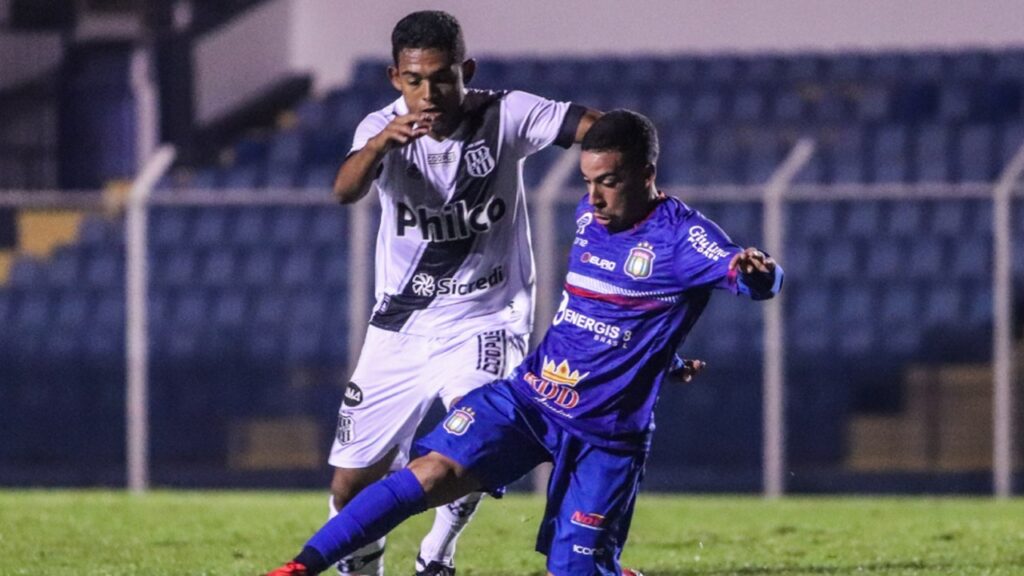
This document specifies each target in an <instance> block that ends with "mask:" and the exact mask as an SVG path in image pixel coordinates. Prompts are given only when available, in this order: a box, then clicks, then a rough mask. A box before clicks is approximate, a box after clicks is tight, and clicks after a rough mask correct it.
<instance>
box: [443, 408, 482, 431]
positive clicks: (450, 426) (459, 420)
mask: <svg viewBox="0 0 1024 576" xmlns="http://www.w3.org/2000/svg"><path fill="white" fill-rule="evenodd" d="M475 419H476V415H475V414H474V413H473V409H472V408H456V409H455V410H454V411H453V412H452V413H451V414H449V415H448V418H445V421H444V429H445V431H446V432H448V433H449V434H454V435H455V436H462V435H463V434H465V433H466V430H469V426H470V424H472V423H473V420H475Z"/></svg>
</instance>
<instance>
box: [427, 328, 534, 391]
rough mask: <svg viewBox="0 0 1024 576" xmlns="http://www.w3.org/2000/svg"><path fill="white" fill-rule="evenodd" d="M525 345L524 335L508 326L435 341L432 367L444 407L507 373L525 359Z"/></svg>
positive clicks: (430, 365)
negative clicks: (466, 336)
mask: <svg viewBox="0 0 1024 576" xmlns="http://www.w3.org/2000/svg"><path fill="white" fill-rule="evenodd" d="M526 347H527V337H526V336H525V335H522V334H515V333H512V332H510V331H508V330H505V329H496V330H489V331H485V332H480V333H477V334H474V335H472V336H471V337H469V338H451V339H448V340H437V341H435V347H434V348H433V350H432V351H431V355H430V356H431V358H430V363H429V369H430V374H431V378H433V379H434V380H435V381H436V382H437V384H438V388H437V390H438V395H439V396H440V397H441V401H442V402H444V406H445V409H447V408H450V407H451V405H452V402H454V401H455V400H457V399H458V398H461V397H462V396H465V395H466V394H468V393H469V392H471V391H472V390H475V389H477V388H479V387H481V386H483V385H484V384H489V383H490V382H493V381H495V380H499V379H501V378H505V377H506V376H508V375H509V374H510V373H511V372H512V369H513V368H515V367H516V366H518V365H519V363H520V362H522V360H523V357H524V355H525V354H526Z"/></svg>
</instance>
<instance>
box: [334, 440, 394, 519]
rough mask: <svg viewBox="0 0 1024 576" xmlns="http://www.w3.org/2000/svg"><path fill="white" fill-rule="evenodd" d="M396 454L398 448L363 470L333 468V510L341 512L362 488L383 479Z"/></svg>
mask: <svg viewBox="0 0 1024 576" xmlns="http://www.w3.org/2000/svg"><path fill="white" fill-rule="evenodd" d="M397 452H398V448H397V447H395V448H394V449H392V450H390V451H389V452H388V453H387V454H386V455H385V456H384V457H383V458H381V459H380V461H378V462H376V463H374V464H372V465H370V466H367V467H365V468H335V469H334V476H333V477H332V478H331V495H332V496H333V497H334V507H335V509H336V510H341V509H342V508H343V507H344V506H345V505H346V504H348V503H349V502H350V501H352V499H353V498H355V497H356V496H357V495H358V494H359V493H360V492H362V491H363V488H366V487H367V486H369V485H370V484H373V483H374V482H376V481H377V480H380V479H381V478H383V477H384V475H385V474H386V473H387V471H388V469H389V468H390V467H391V463H392V462H393V461H394V459H395V455H396V454H397Z"/></svg>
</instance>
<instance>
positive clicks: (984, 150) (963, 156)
mask: <svg viewBox="0 0 1024 576" xmlns="http://www.w3.org/2000/svg"><path fill="white" fill-rule="evenodd" d="M957 144H958V145H959V146H958V148H957V167H958V173H959V179H960V181H962V182H991V181H992V180H993V179H994V178H995V176H996V174H995V170H994V168H995V167H994V165H993V162H992V159H993V156H994V155H993V153H992V151H993V149H994V148H995V131H994V130H993V129H992V126H991V125H989V124H969V125H966V126H964V127H963V128H962V129H961V131H960V138H959V142H957Z"/></svg>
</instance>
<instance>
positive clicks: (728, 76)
mask: <svg viewBox="0 0 1024 576" xmlns="http://www.w3.org/2000/svg"><path fill="white" fill-rule="evenodd" d="M701 64H702V66H701V72H702V76H703V80H705V81H708V82H711V83H715V84H730V83H732V82H735V81H736V79H737V78H738V77H739V75H740V59H739V58H737V57H735V56H710V57H708V58H704V60H703V62H702V63H701Z"/></svg>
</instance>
